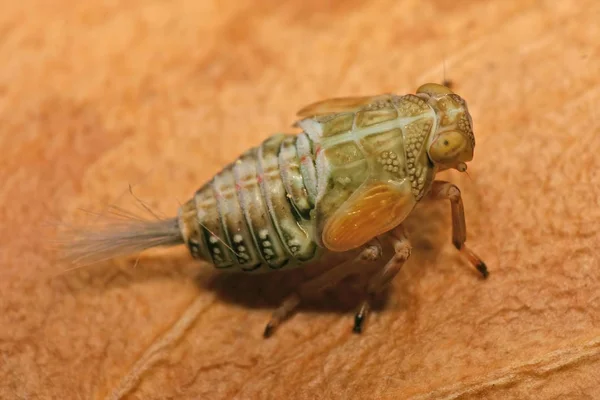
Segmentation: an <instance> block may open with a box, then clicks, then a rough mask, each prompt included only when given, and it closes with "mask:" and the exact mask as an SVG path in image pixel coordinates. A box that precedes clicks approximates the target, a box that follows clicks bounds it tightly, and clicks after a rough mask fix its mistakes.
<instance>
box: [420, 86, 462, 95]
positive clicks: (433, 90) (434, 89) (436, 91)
mask: <svg viewBox="0 0 600 400" xmlns="http://www.w3.org/2000/svg"><path fill="white" fill-rule="evenodd" d="M417 93H426V94H428V95H431V96H433V95H438V96H441V95H445V94H452V93H453V92H452V90H450V89H449V88H447V87H446V86H444V85H440V84H439V83H426V84H424V85H421V86H420V87H419V88H418V89H417Z"/></svg>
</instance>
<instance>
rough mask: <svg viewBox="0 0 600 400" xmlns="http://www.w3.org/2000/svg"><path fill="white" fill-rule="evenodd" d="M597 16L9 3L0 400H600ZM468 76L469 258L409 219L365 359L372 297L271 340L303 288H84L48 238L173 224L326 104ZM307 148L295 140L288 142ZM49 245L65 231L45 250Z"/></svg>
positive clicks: (268, 4) (438, 213)
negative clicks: (72, 227) (286, 303)
mask: <svg viewBox="0 0 600 400" xmlns="http://www.w3.org/2000/svg"><path fill="white" fill-rule="evenodd" d="M599 15H600V3H598V2H597V1H594V0H580V1H575V0H567V1H561V2H556V1H528V0H519V1H516V0H514V1H513V0H502V1H501V0H493V1H487V2H480V1H458V2H457V1H445V0H444V1H442V0H440V1H433V2H423V1H418V0H407V1H392V0H388V1H383V0H382V1H371V2H357V1H344V2H332V1H329V2H321V1H313V0H310V1H303V2H300V1H298V2H278V1H272V0H261V1H249V0H240V1H238V0H236V1H233V0H228V1H225V2H216V1H203V2H199V1H192V0H175V1H168V2H167V1H164V2H153V1H139V0H133V1H128V2H116V1H108V2H107V1H100V0H90V1H85V2H81V1H73V0H56V1H53V2H51V4H50V3H48V2H43V1H34V0H25V1H19V2H5V4H4V5H3V6H2V13H1V14H0V59H1V60H3V61H2V63H1V65H0V121H2V123H1V124H0V148H1V149H2V157H0V182H2V185H1V189H0V217H1V220H2V224H1V227H0V235H1V236H0V238H1V242H2V245H1V250H0V266H1V267H0V274H1V279H0V354H1V357H0V382H2V385H0V397H1V398H6V399H21V398H38V399H58V398H62V399H79V398H85V399H175V398H177V399H255V398H256V399H258V398H260V399H283V398H294V399H315V398H323V399H363V398H370V399H399V398H401V399H458V398H460V399H523V398H536V399H555V398H573V399H588V398H589V399H592V398H600V372H598V371H600V307H599V306H598V304H599V302H598V285H599V283H600V269H599V268H598V267H599V263H598V247H599V239H600V233H599V230H598V221H599V220H600V208H599V207H598V195H599V191H600V189H599V188H600V175H599V174H598V173H597V171H598V169H599V167H600V165H599V161H598V157H597V155H598V154H599V153H600V134H599V132H600V116H599V115H598V107H597V105H598V104H599V103H600V83H599V81H598V79H600V77H599V75H598V71H599V70H600V53H599V47H598V38H599V37H600V24H598V23H597V22H598V17H599ZM444 70H445V71H446V78H448V79H451V80H452V82H453V84H454V89H455V91H456V92H457V93H460V94H461V96H463V97H464V98H465V99H467V101H468V104H469V108H470V110H471V112H472V114H473V119H474V126H475V132H476V137H477V146H476V149H475V159H474V162H473V163H472V164H471V165H470V167H469V174H470V178H468V177H466V176H465V175H464V174H463V175H460V174H453V173H444V178H446V179H449V180H451V181H453V182H455V183H457V184H458V185H459V186H460V187H461V190H462V193H463V195H464V202H465V210H466V213H467V224H468V241H467V243H468V244H469V245H470V246H471V248H473V250H474V251H476V252H477V253H478V254H480V255H481V257H482V258H484V259H485V261H486V262H487V264H488V266H489V268H490V272H491V275H490V278H489V279H488V280H487V281H483V280H481V279H480V278H478V276H477V273H476V271H473V270H472V269H471V268H469V266H468V265H467V264H466V263H465V262H463V261H462V260H461V258H460V257H459V255H458V254H457V252H456V250H455V249H454V248H453V247H452V245H451V243H450V207H449V205H448V204H437V205H428V206H423V207H420V209H419V211H418V212H417V213H416V214H415V215H413V216H411V218H410V221H409V229H408V234H409V236H410V238H411V240H412V242H413V245H414V251H413V256H412V257H411V259H410V261H409V262H408V263H407V264H406V266H405V268H404V269H403V270H402V272H401V273H400V274H399V276H398V277H397V278H396V279H395V281H394V283H393V287H392V288H391V289H390V290H389V291H388V293H387V294H386V296H384V297H383V298H382V300H381V303H382V304H381V305H380V306H379V307H377V309H376V311H375V313H374V314H372V315H371V318H370V319H369V321H368V324H367V326H366V329H365V332H364V334H363V335H362V336H357V335H353V334H352V333H351V324H352V312H353V309H354V306H355V305H356V303H357V301H358V296H359V294H360V286H359V284H358V283H360V280H354V281H349V282H345V283H344V284H343V286H340V287H338V288H337V289H335V290H332V291H330V292H328V293H326V294H325V295H324V296H323V297H322V298H321V299H315V300H314V301H311V302H310V303H309V304H306V305H304V306H303V307H302V308H301V309H300V310H299V311H300V312H299V313H298V314H296V315H294V316H293V317H292V318H291V319H290V320H289V321H287V322H286V323H285V324H284V325H282V326H281V327H280V329H279V330H278V331H277V332H276V333H275V335H274V336H273V337H272V338H270V339H269V340H263V339H262V337H261V333H262V329H263V328H264V324H265V323H266V321H267V320H268V318H269V316H270V312H271V311H272V309H273V308H274V307H276V305H277V304H278V302H279V301H280V300H281V299H282V298H283V297H284V296H285V295H286V294H287V292H288V291H289V290H291V289H292V288H293V287H294V286H295V285H297V284H298V283H299V282H300V281H301V279H302V278H303V273H302V271H298V272H294V273H288V274H282V275H279V274H277V275H272V276H268V277H235V276H218V275H216V274H215V273H213V272H212V271H211V270H209V269H207V268H205V265H203V264H199V263H195V262H193V261H191V260H190V258H189V256H188V255H187V253H186V252H185V249H179V250H177V249H173V250H160V251H158V250H157V251H152V252H148V253H144V254H143V255H142V256H141V257H140V259H139V260H137V263H136V258H135V257H130V258H125V259H119V260H116V261H114V262H108V263H101V264H97V265H94V266H90V267H86V268H82V269H78V270H75V271H70V272H65V270H67V269H68V268H70V267H71V266H70V265H68V264H65V263H62V262H60V261H58V260H57V259H56V257H55V255H54V253H53V252H52V251H50V250H48V246H47V245H48V243H50V242H51V241H52V239H53V232H54V229H53V228H52V223H53V221H57V220H58V221H65V220H68V221H71V219H73V218H78V216H81V213H78V212H76V211H75V210H76V209H77V208H79V207H81V208H84V209H88V210H94V211H95V212H102V210H103V209H105V207H107V206H108V205H109V204H118V205H119V206H120V207H124V208H127V207H128V206H129V207H132V208H135V207H138V206H139V204H138V203H137V201H135V200H134V199H132V196H131V195H130V194H129V193H128V190H127V188H128V185H129V184H132V185H133V188H134V191H135V194H136V195H137V196H138V197H139V198H140V199H142V200H143V201H145V202H146V203H147V204H148V206H149V207H150V208H152V209H153V210H155V211H156V212H160V213H161V216H165V217H173V216H174V215H175V212H176V210H177V207H178V205H179V204H180V203H181V202H183V201H185V200H186V199H187V198H188V197H189V196H190V195H192V194H193V192H194V190H195V189H196V188H197V187H199V186H200V185H201V184H202V183H203V182H204V181H206V180H207V179H209V178H210V177H211V176H212V174H214V173H215V172H217V171H218V170H219V169H220V168H221V167H222V166H223V165H224V164H225V163H228V162H230V161H231V160H232V159H233V158H234V157H236V156H237V155H238V154H239V153H241V152H242V151H244V150H246V149H247V148H248V147H249V146H252V145H255V144H257V143H258V142H259V141H260V140H262V139H264V138H266V137H267V136H268V135H270V134H272V133H275V132H278V131H285V130H287V129H288V128H287V127H289V126H290V125H291V124H292V123H293V122H294V118H295V112H296V110H298V109H300V108H302V107H303V106H305V105H306V104H309V103H312V102H314V101H318V100H321V99H323V98H327V97H340V96H362V95H373V94H379V93H387V92H396V93H406V92H412V91H414V90H415V89H416V88H417V87H418V86H419V85H421V84H422V83H424V82H428V81H434V82H440V81H441V80H442V79H443V78H444ZM290 129H291V128H290ZM48 227H50V228H51V229H46V228H48Z"/></svg>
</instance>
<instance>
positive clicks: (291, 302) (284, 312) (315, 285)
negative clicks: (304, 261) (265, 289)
mask: <svg viewBox="0 0 600 400" xmlns="http://www.w3.org/2000/svg"><path fill="white" fill-rule="evenodd" d="M381 253H382V251H381V245H380V244H379V242H378V241H376V240H373V241H370V242H369V243H367V244H366V245H365V246H364V247H363V249H362V250H361V252H360V254H359V255H358V256H356V257H355V258H353V259H350V260H348V261H344V262H342V263H340V264H338V265H336V266H334V267H333V268H330V269H328V270H327V271H325V272H324V273H322V274H320V275H318V276H316V277H314V278H313V279H311V280H309V281H307V282H304V283H303V284H302V285H301V286H300V288H299V289H298V290H297V291H296V292H294V293H293V294H291V295H290V296H288V297H287V298H285V299H284V300H283V302H282V303H281V305H280V306H279V307H278V308H277V309H276V310H275V311H274V312H273V314H272V316H271V320H270V321H269V323H268V324H267V326H266V327H265V331H264V334H263V336H264V337H265V338H267V337H269V336H271V335H272V334H273V331H274V330H275V328H276V327H277V326H278V325H279V324H280V323H281V321H283V320H284V319H285V318H286V317H287V316H289V315H290V314H291V312H292V311H293V310H294V309H295V308H296V307H297V306H298V305H299V304H300V302H301V299H302V298H303V297H307V296H310V295H312V294H315V293H318V292H320V291H322V290H324V289H326V288H328V287H331V286H333V285H335V284H336V283H338V282H339V281H341V280H342V279H344V278H345V277H347V276H349V275H352V274H353V273H356V272H357V268H359V267H360V264H361V262H364V261H376V260H378V259H379V258H380V257H381Z"/></svg>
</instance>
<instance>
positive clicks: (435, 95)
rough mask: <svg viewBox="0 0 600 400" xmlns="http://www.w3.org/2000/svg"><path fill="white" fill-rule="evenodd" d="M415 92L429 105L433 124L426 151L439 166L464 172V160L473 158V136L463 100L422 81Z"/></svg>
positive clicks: (471, 122) (433, 84) (469, 117)
mask: <svg viewBox="0 0 600 400" xmlns="http://www.w3.org/2000/svg"><path fill="white" fill-rule="evenodd" d="M417 94H418V95H419V96H421V97H423V98H424V99H426V100H427V102H428V103H429V104H430V105H431V106H432V107H433V109H434V110H435V113H436V117H437V121H438V123H437V127H436V130H435V131H434V132H433V135H431V136H430V137H429V142H428V144H427V154H428V155H429V158H430V159H431V161H432V162H433V163H434V164H435V165H436V166H437V167H438V168H439V170H445V169H449V168H454V169H457V170H458V171H461V172H464V171H466V170H467V164H466V163H467V162H469V161H471V160H472V159H473V151H474V149H475V136H474V135H473V121H472V119H471V115H470V114H469V110H468V108H467V103H466V102H465V101H464V100H463V99H462V98H461V97H460V96H459V95H457V94H454V93H453V92H452V91H451V90H450V89H448V88H447V87H446V86H442V85H439V84H437V83H426V84H424V85H422V86H421V87H419V89H417Z"/></svg>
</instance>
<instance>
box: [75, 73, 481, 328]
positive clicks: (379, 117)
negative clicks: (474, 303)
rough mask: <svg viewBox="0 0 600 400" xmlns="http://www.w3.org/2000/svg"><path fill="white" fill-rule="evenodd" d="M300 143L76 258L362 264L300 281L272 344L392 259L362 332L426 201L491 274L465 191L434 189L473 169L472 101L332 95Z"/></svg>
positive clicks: (406, 251) (290, 137)
mask: <svg viewBox="0 0 600 400" xmlns="http://www.w3.org/2000/svg"><path fill="white" fill-rule="evenodd" d="M298 116H299V117H300V119H299V120H298V121H297V122H296V126H297V127H298V128H300V129H301V130H302V132H301V133H299V134H277V135H273V136H271V137H269V138H267V139H266V140H264V141H263V142H262V143H261V144H260V145H258V146H257V147H254V148H252V149H249V150H248V151H246V152H245V153H244V154H242V155H241V156H239V157H238V158H237V159H236V160H235V161H233V162H232V163H231V164H229V165H227V166H225V167H224V168H223V169H222V170H221V171H220V172H218V173H217V174H216V175H215V176H214V177H213V178H212V179H211V180H210V181H208V182H207V183H205V184H204V186H202V187H201V188H200V189H198V190H197V191H196V193H195V194H194V195H193V197H192V198H191V199H189V201H187V202H186V203H184V204H183V205H182V206H181V207H180V209H179V210H178V213H177V216H176V217H174V218H171V219H163V220H157V221H140V220H133V219H132V220H128V221H125V222H123V223H121V224H118V225H114V226H112V227H110V230H108V231H105V230H102V229H99V230H90V231H88V232H84V233H80V234H79V235H78V236H76V237H74V238H73V240H72V242H71V243H70V245H69V246H70V250H71V256H72V257H74V258H75V259H76V261H79V262H81V261H86V260H90V259H98V258H102V259H104V258H108V257H114V256H117V255H125V254H129V253H135V252H139V251H141V250H144V249H148V248H151V247H156V246H171V245H179V244H185V245H186V246H187V248H188V249H189V251H190V253H191V255H192V256H193V257H195V258H197V259H201V260H205V261H208V262H209V263H211V264H212V265H214V267H216V268H218V269H223V270H232V271H240V270H241V271H245V272H252V273H256V272H267V271H279V270H282V269H289V268H294V267H299V266H302V265H305V264H307V263H310V262H314V261H316V260H317V259H318V258H319V257H321V256H322V255H323V254H324V252H326V251H331V252H347V251H356V254H357V255H356V257H355V258H354V257H351V258H350V259H349V260H348V261H346V262H343V263H341V264H339V265H336V266H333V267H331V268H329V269H327V270H326V271H325V272H323V273H322V274H320V275H318V276H317V277H315V278H312V279H311V280H309V281H307V282H305V283H303V284H302V285H301V286H300V287H299V288H298V290H296V291H295V292H294V293H293V294H291V295H290V296H289V297H288V298H286V299H285V300H284V301H283V302H282V304H281V305H280V306H279V308H277V309H276V310H275V311H274V312H273V315H272V317H271V320H270V321H269V322H268V324H267V326H266V328H265V331H264V336H265V337H268V336H270V335H271V333H272V332H273V330H274V329H275V327H276V326H277V325H278V324H279V323H280V322H281V321H282V320H283V319H284V318H285V317H286V316H288V315H289V314H290V313H291V312H292V311H293V310H294V308H295V307H296V306H297V305H298V304H299V303H300V301H301V298H302V297H303V296H304V295H305V294H307V293H310V292H315V291H319V290H321V289H323V288H325V287H327V286H330V285H332V283H335V282H338V281H340V280H341V279H342V278H344V277H345V276H347V275H348V274H349V273H350V271H351V270H352V269H351V268H349V265H351V264H353V263H360V262H371V261H376V260H377V259H378V258H380V257H381V255H382V251H381V247H380V240H381V239H385V240H389V241H390V244H391V245H392V248H393V249H394V255H393V256H392V258H391V259H389V260H387V263H385V264H384V265H383V266H382V267H381V268H379V269H377V271H376V272H375V273H374V274H373V275H372V276H371V277H370V278H369V281H368V284H367V287H366V293H365V297H364V300H363V301H362V303H361V306H360V308H359V310H358V311H357V313H356V315H355V319H354V328H353V330H354V331H355V332H360V331H361V330H362V325H363V322H364V320H365V317H366V315H367V313H368V310H369V303H370V301H371V300H372V298H373V296H375V295H376V294H377V293H379V292H380V291H381V290H382V289H384V288H385V287H386V286H387V285H388V284H389V282H390V281H391V280H392V279H393V278H394V276H395V275H396V274H397V273H398V271H399V270H400V268H401V267H402V265H403V264H404V263H405V261H406V260H407V259H408V257H409V256H410V253H411V245H410V242H409V240H408V239H407V236H406V235H405V232H404V229H403V226H402V224H403V221H404V220H405V218H406V217H407V216H408V214H409V213H410V212H411V211H412V210H413V208H414V207H415V205H416V204H417V203H418V202H419V201H420V200H421V199H423V198H424V197H426V196H427V197H429V198H431V199H439V200H446V201H449V202H450V206H451V213H452V242H453V244H454V246H455V247H456V248H457V249H458V251H460V253H461V254H463V255H464V257H465V258H466V260H467V261H469V262H470V263H471V264H472V265H473V266H474V267H475V268H477V270H479V272H480V273H481V274H482V275H483V277H484V278H485V277H487V275H488V272H487V268H486V266H485V264H484V263H483V262H482V261H481V259H480V258H479V257H478V256H477V255H475V254H474V253H473V252H472V251H471V250H470V249H469V248H468V247H467V246H465V240H466V225H465V215H464V208H463V203H462V199H461V194H460V190H459V189H458V187H457V186H455V185H454V184H452V183H449V182H445V181H440V180H435V176H436V173H437V172H439V171H443V170H446V169H456V170H458V171H461V172H464V171H466V169H467V166H466V163H467V162H469V161H471V160H472V158H473V151H474V147H475V137H474V135H473V129H472V120H471V116H470V115H469V111H468V109H467V105H466V103H465V101H464V100H463V99H462V98H461V97H460V96H458V95H457V94H455V93H453V92H452V91H451V90H450V89H449V88H447V87H445V86H443V85H439V84H435V83H428V84H425V85H422V86H421V87H419V88H418V90H417V91H416V94H407V95H403V96H398V95H393V94H384V95H378V96H365V97H346V98H334V99H329V100H324V101H320V102H317V103H313V104H311V105H309V106H306V107H304V108H303V109H302V110H300V111H299V112H298Z"/></svg>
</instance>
